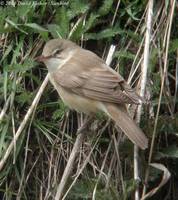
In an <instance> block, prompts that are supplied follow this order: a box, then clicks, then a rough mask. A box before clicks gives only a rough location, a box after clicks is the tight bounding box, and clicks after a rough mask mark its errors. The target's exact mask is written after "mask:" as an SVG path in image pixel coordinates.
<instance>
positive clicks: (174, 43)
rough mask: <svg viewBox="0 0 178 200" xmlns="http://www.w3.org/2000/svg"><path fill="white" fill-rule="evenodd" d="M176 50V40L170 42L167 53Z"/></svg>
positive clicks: (177, 42) (177, 45)
mask: <svg viewBox="0 0 178 200" xmlns="http://www.w3.org/2000/svg"><path fill="white" fill-rule="evenodd" d="M177 49H178V39H174V40H172V41H171V42H170V47H169V53H171V52H174V51H176V50H177Z"/></svg>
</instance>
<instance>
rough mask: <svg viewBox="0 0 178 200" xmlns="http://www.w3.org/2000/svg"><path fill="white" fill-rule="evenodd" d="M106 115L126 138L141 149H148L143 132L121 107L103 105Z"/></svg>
mask: <svg viewBox="0 0 178 200" xmlns="http://www.w3.org/2000/svg"><path fill="white" fill-rule="evenodd" d="M105 108H106V110H107V114H108V115H109V116H110V117H111V118H112V119H113V120H114V121H115V122H116V125H117V126H119V127H120V128H121V130H122V131H123V132H124V133H125V134H126V135H127V137H128V138H129V139H130V140H131V141H132V142H133V143H134V144H136V145H137V146H139V147H140V148H141V149H146V148H147V147H148V139H147V137H146V136H145V134H144V133H143V131H142V130H141V129H140V128H139V127H138V126H137V125H136V123H135V122H134V121H133V120H132V119H131V117H130V116H129V115H128V113H127V111H126V109H125V108H124V107H123V106H118V105H117V106H116V105H113V104H105Z"/></svg>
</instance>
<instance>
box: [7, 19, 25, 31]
mask: <svg viewBox="0 0 178 200" xmlns="http://www.w3.org/2000/svg"><path fill="white" fill-rule="evenodd" d="M5 21H6V22H7V23H8V24H9V25H11V26H12V27H14V28H15V29H17V30H19V31H20V32H22V33H25V34H26V35H28V33H27V32H25V31H24V30H23V29H21V28H19V25H18V24H16V23H15V22H13V21H12V20H10V19H8V18H6V19H5Z"/></svg>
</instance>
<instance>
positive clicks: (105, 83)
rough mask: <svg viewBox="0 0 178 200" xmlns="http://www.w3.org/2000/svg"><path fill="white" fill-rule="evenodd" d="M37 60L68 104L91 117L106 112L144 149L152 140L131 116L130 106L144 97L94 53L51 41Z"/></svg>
mask: <svg viewBox="0 0 178 200" xmlns="http://www.w3.org/2000/svg"><path fill="white" fill-rule="evenodd" d="M36 61H38V62H43V63H44V64H45V65H46V67H47V69H48V73H49V80H50V82H51V83H52V85H53V86H54V88H55V89H56V90H57V92H58V94H59V96H60V97H61V99H62V101H63V102H64V104H66V105H67V106H68V107H69V108H70V109H73V110H76V111H78V112H82V113H85V114H87V115H89V116H90V115H93V114H96V113H97V112H98V111H102V112H104V113H106V115H107V116H108V117H110V118H111V119H112V120H113V121H114V122H115V123H116V125H117V126H118V127H120V129H121V130H122V131H123V132H124V133H125V134H126V136H127V137H128V138H129V139H130V140H131V141H132V142H133V143H134V144H136V145H137V146H138V147H140V148H141V149H143V150H144V149H146V148H147V147H148V138H147V137H146V136H145V134H144V133H143V131H142V130H141V129H140V128H139V127H138V125H137V124H136V123H135V122H134V120H133V119H132V118H131V117H130V116H129V113H128V111H127V109H126V104H136V105H138V104H140V103H142V98H141V97H140V96H139V95H138V94H137V93H136V92H135V90H134V89H133V88H131V86H130V85H129V84H127V82H126V81H125V80H124V78H123V77H122V76H121V75H120V74H119V73H118V72H116V71H115V70H114V69H112V68H111V67H110V66H108V65H107V64H106V63H105V61H104V60H103V59H102V58H100V57H99V56H97V55H96V54H95V53H93V52H92V51H89V50H87V49H84V48H82V47H80V46H78V45H77V44H76V43H74V42H72V41H70V40H66V39H59V38H57V39H51V40H49V41H48V42H47V43H46V44H45V46H44V48H43V51H42V55H40V56H38V57H37V58H36Z"/></svg>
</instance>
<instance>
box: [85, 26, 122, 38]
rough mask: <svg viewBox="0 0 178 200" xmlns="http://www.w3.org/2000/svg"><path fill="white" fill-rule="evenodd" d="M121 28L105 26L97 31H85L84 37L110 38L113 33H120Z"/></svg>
mask: <svg viewBox="0 0 178 200" xmlns="http://www.w3.org/2000/svg"><path fill="white" fill-rule="evenodd" d="M122 33H123V30H121V29H120V28H107V29H105V30H103V31H101V32H99V33H86V34H85V38H86V39H94V40H100V39H104V38H111V37H114V36H115V35H118V34H122Z"/></svg>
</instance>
